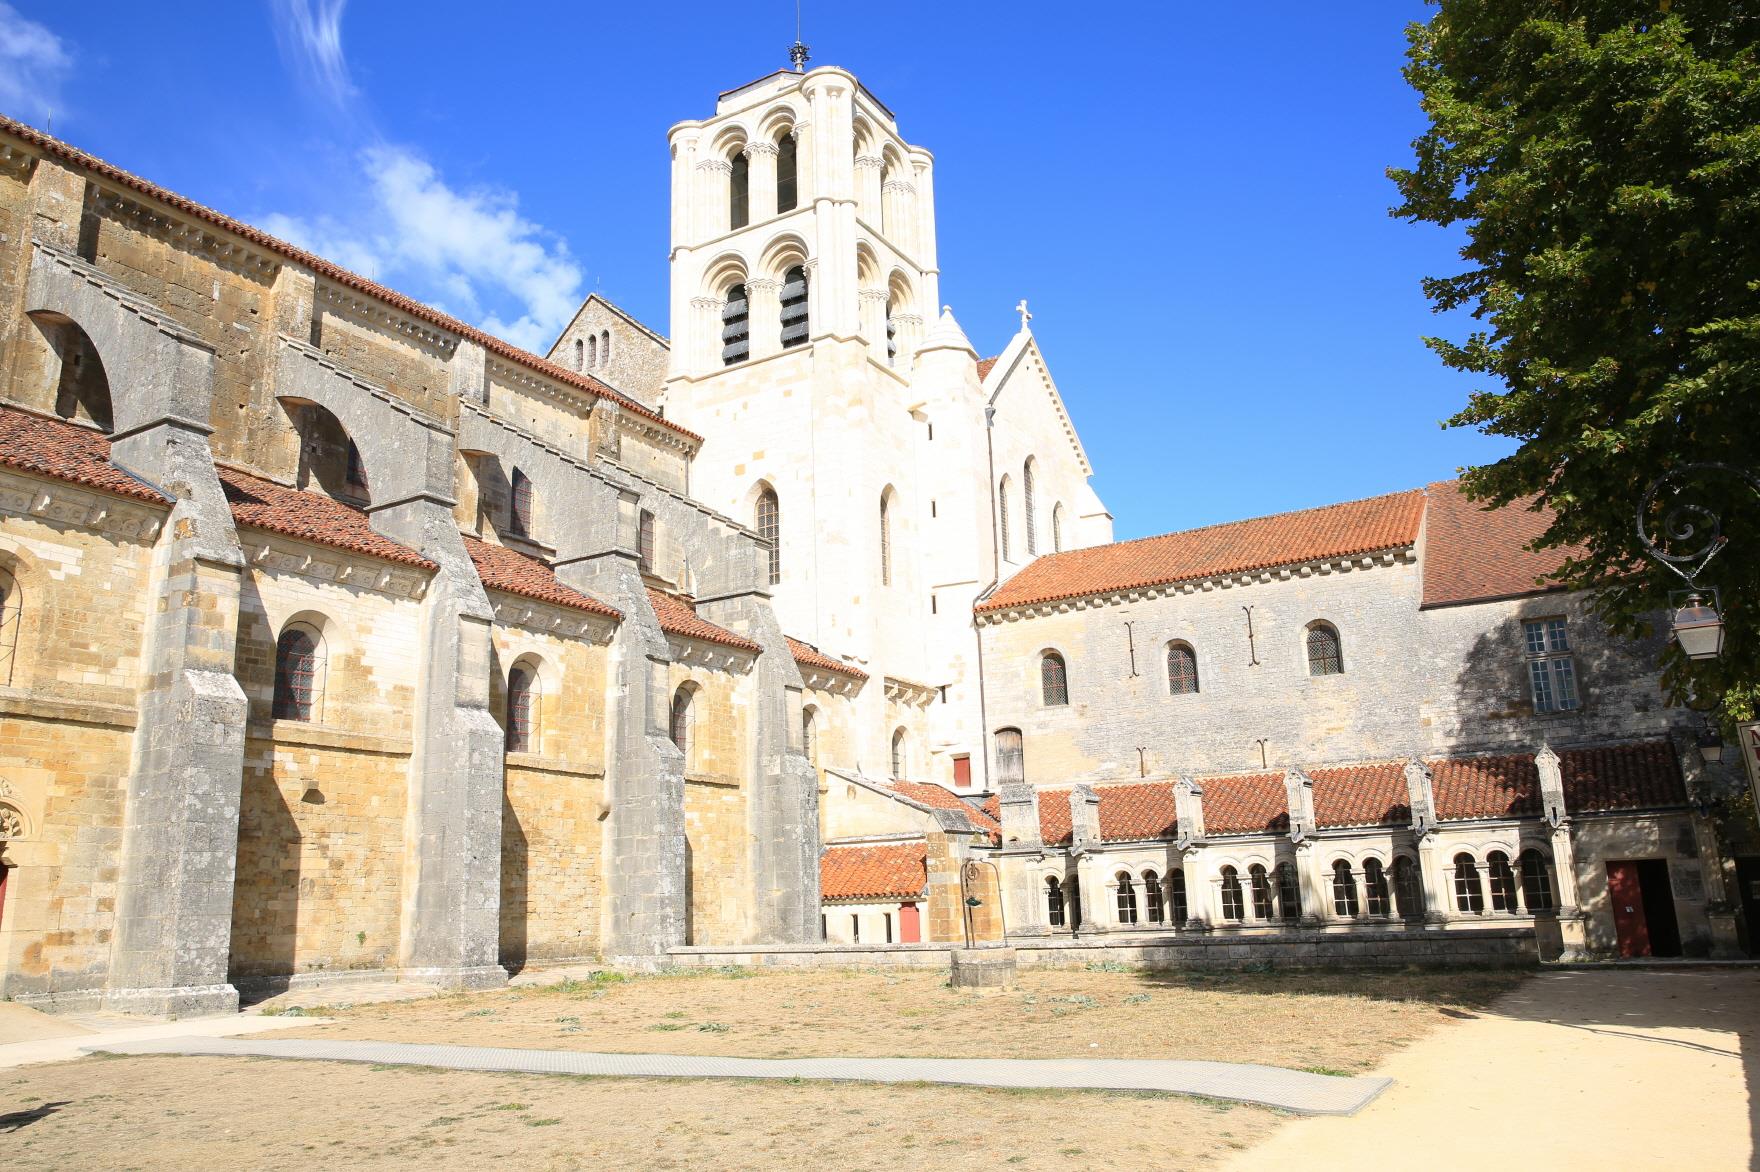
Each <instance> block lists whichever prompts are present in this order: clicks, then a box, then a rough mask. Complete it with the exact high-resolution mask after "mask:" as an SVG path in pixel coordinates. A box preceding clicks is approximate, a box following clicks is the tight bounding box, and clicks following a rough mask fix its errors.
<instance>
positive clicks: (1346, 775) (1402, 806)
mask: <svg viewBox="0 0 1760 1172" xmlns="http://www.w3.org/2000/svg"><path fill="white" fill-rule="evenodd" d="M1306 772H1307V774H1308V777H1309V779H1310V780H1311V781H1313V783H1314V821H1315V822H1318V823H1319V824H1320V825H1321V826H1323V827H1334V826H1388V825H1395V826H1397V825H1404V824H1409V823H1410V822H1411V820H1412V800H1411V793H1410V791H1408V790H1407V789H1406V765H1405V762H1404V761H1376V762H1371V763H1369V764H1365V765H1343V766H1339V767H1338V768H1335V769H1309V770H1307V771H1306ZM1206 796H1208V793H1207V792H1206ZM1285 801H1286V803H1287V801H1288V797H1287V794H1286V797H1285ZM1207 822H1208V819H1206V823H1207Z"/></svg>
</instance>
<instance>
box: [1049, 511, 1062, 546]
mask: <svg viewBox="0 0 1760 1172" xmlns="http://www.w3.org/2000/svg"><path fill="white" fill-rule="evenodd" d="M1051 552H1052V553H1062V552H1063V502H1062V501H1059V502H1057V503H1056V504H1054V505H1052V506H1051Z"/></svg>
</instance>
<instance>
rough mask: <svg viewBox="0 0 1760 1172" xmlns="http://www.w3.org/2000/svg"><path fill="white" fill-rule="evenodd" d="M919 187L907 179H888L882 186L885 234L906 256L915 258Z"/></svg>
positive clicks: (881, 199)
mask: <svg viewBox="0 0 1760 1172" xmlns="http://www.w3.org/2000/svg"><path fill="white" fill-rule="evenodd" d="M916 195H917V189H916V188H915V187H914V186H913V185H912V184H911V182H910V181H909V180H907V179H888V180H887V181H886V182H885V184H883V185H882V186H881V188H880V203H881V209H882V211H881V215H882V218H883V219H884V220H885V224H886V227H885V230H884V234H885V236H886V239H888V240H890V241H892V244H893V247H895V248H897V249H898V250H899V251H900V252H902V253H904V254H905V255H906V256H908V257H911V258H912V259H913V260H914V259H915V252H914V249H913V246H914V244H915V242H916V236H917V233H916V223H915V219H916V208H915V205H916Z"/></svg>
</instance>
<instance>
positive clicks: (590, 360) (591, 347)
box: [587, 334, 599, 367]
mask: <svg viewBox="0 0 1760 1172" xmlns="http://www.w3.org/2000/svg"><path fill="white" fill-rule="evenodd" d="M587 365H588V366H594V367H596V366H598V365H599V335H597V334H591V335H589V336H588V337H587Z"/></svg>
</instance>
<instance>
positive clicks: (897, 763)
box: [892, 728, 909, 781]
mask: <svg viewBox="0 0 1760 1172" xmlns="http://www.w3.org/2000/svg"><path fill="white" fill-rule="evenodd" d="M904 742H905V738H904V729H902V728H900V729H894V730H893V733H892V779H893V780H894V781H899V780H902V779H903V778H904V773H905V767H906V766H907V765H908V764H909V762H908V761H907V760H906V752H905V743H904Z"/></svg>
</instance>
